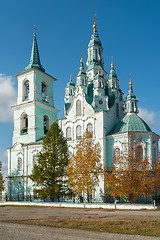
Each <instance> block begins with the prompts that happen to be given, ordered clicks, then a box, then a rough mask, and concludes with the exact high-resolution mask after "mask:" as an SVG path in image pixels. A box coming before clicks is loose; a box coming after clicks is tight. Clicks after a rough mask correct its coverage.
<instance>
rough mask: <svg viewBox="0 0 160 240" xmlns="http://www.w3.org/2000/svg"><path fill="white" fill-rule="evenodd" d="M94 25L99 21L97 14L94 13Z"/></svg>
mask: <svg viewBox="0 0 160 240" xmlns="http://www.w3.org/2000/svg"><path fill="white" fill-rule="evenodd" d="M93 18H94V23H96V21H97V17H96V12H95V13H94V17H93Z"/></svg>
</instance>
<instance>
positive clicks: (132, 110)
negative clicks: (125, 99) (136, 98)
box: [131, 102, 134, 112]
mask: <svg viewBox="0 0 160 240" xmlns="http://www.w3.org/2000/svg"><path fill="white" fill-rule="evenodd" d="M131 104H132V105H131V106H132V109H131V112H134V102H132V103H131Z"/></svg>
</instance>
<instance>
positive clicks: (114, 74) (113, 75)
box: [108, 69, 117, 79]
mask: <svg viewBox="0 0 160 240" xmlns="http://www.w3.org/2000/svg"><path fill="white" fill-rule="evenodd" d="M110 78H117V74H116V73H115V70H114V69H111V71H110V73H109V76H108V79H110Z"/></svg>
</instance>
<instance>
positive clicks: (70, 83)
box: [67, 81, 75, 87]
mask: <svg viewBox="0 0 160 240" xmlns="http://www.w3.org/2000/svg"><path fill="white" fill-rule="evenodd" d="M69 86H73V87H75V84H74V83H73V82H71V81H69V82H68V83H67V87H69Z"/></svg>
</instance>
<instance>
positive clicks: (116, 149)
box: [114, 147, 120, 159]
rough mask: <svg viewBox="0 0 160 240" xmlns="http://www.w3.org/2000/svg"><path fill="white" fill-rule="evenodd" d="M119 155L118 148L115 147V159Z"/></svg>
mask: <svg viewBox="0 0 160 240" xmlns="http://www.w3.org/2000/svg"><path fill="white" fill-rule="evenodd" d="M119 157H120V149H119V148H118V147H117V148H115V150H114V158H115V159H117V158H119Z"/></svg>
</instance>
